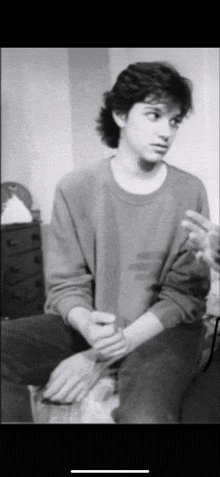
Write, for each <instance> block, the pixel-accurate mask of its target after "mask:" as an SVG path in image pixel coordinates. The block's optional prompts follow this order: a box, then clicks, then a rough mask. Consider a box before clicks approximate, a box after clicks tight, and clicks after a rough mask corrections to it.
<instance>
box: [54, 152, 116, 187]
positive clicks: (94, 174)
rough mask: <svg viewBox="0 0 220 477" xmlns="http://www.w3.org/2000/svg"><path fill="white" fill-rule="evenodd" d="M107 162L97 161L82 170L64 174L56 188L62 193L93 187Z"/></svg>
mask: <svg viewBox="0 0 220 477" xmlns="http://www.w3.org/2000/svg"><path fill="white" fill-rule="evenodd" d="M106 163H107V160H106V159H104V160H99V161H97V162H96V163H95V164H92V165H90V166H88V167H86V168H85V169H82V170H76V171H74V170H72V171H70V172H68V173H67V174H65V175H64V176H63V177H62V178H61V179H60V180H59V182H58V183H57V188H58V189H60V190H62V191H63V192H64V193H65V192H66V193H68V192H71V193H73V191H78V190H79V189H80V190H81V188H83V189H84V191H85V188H87V189H88V188H90V187H92V188H93V187H94V186H95V184H96V183H97V182H98V180H99V178H101V177H102V176H103V174H105V169H106V165H107V164H106Z"/></svg>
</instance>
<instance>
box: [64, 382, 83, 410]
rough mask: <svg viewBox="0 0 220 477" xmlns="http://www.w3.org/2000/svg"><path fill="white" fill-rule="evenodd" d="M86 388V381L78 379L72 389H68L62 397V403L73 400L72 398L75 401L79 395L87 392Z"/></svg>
mask: <svg viewBox="0 0 220 477" xmlns="http://www.w3.org/2000/svg"><path fill="white" fill-rule="evenodd" d="M87 389H88V384H87V385H86V382H85V381H79V382H78V383H77V384H76V385H75V386H74V388H73V389H70V390H69V391H68V392H67V393H66V395H65V397H64V398H63V401H62V402H64V403H66V404H67V403H71V402H73V401H74V400H75V401H78V397H79V396H80V395H83V394H84V393H85V394H86V392H87Z"/></svg>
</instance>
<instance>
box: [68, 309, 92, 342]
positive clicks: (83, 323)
mask: <svg viewBox="0 0 220 477" xmlns="http://www.w3.org/2000/svg"><path fill="white" fill-rule="evenodd" d="M90 314H91V312H90V310H88V309H87V308H83V307H81V306H77V307H75V308H72V309H71V310H70V311H69V312H68V315H67V318H66V321H67V323H68V324H69V325H70V326H72V327H73V328H74V329H75V330H77V331H79V332H80V333H81V334H82V335H83V336H84V334H85V329H86V327H87V325H88V320H89V319H90Z"/></svg>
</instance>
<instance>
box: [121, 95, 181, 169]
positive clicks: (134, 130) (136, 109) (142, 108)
mask: <svg viewBox="0 0 220 477" xmlns="http://www.w3.org/2000/svg"><path fill="white" fill-rule="evenodd" d="M180 123H181V113H180V108H179V106H177V105H170V104H168V103H165V102H164V103H162V102H160V103H159V102H158V103H150V102H148V101H147V99H146V100H145V101H143V102H140V103H135V104H134V105H133V106H132V108H131V109H130V111H129V112H128V114H127V115H124V116H121V122H120V125H119V127H120V128H121V135H120V142H121V141H122V143H123V145H124V147H125V150H126V151H127V152H128V153H130V154H132V156H133V157H134V158H136V159H137V160H142V161H143V160H144V161H149V162H153V163H154V162H158V161H160V160H161V159H162V158H163V157H164V156H165V154H166V153H167V151H168V149H169V148H170V146H171V144H172V142H173V140H174V138H175V136H176V133H177V130H178V127H179V124H180Z"/></svg>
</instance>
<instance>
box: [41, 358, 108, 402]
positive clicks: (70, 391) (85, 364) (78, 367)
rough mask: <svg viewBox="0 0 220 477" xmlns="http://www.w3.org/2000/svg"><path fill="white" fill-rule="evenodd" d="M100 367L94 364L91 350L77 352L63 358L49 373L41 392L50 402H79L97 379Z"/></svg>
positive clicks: (94, 359)
mask: <svg viewBox="0 0 220 477" xmlns="http://www.w3.org/2000/svg"><path fill="white" fill-rule="evenodd" d="M99 373H100V367H99V366H98V365H96V355H95V354H94V352H93V350H90V349H89V350H88V351H83V352H81V353H77V354H75V355H73V356H70V358H67V359H64V360H63V361H61V363H60V364H59V365H58V366H57V367H56V368H55V369H54V371H53V372H52V373H51V375H50V378H49V381H48V382H47V384H46V387H45V388H46V390H45V391H44V393H43V397H44V398H45V399H49V400H50V401H52V402H60V403H64V404H67V403H72V402H73V401H74V400H75V401H77V402H80V401H81V400H82V399H83V398H84V397H85V395H86V394H87V393H88V391H89V389H90V387H91V385H92V384H93V382H94V381H95V380H96V379H97V377H98V376H99Z"/></svg>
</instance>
